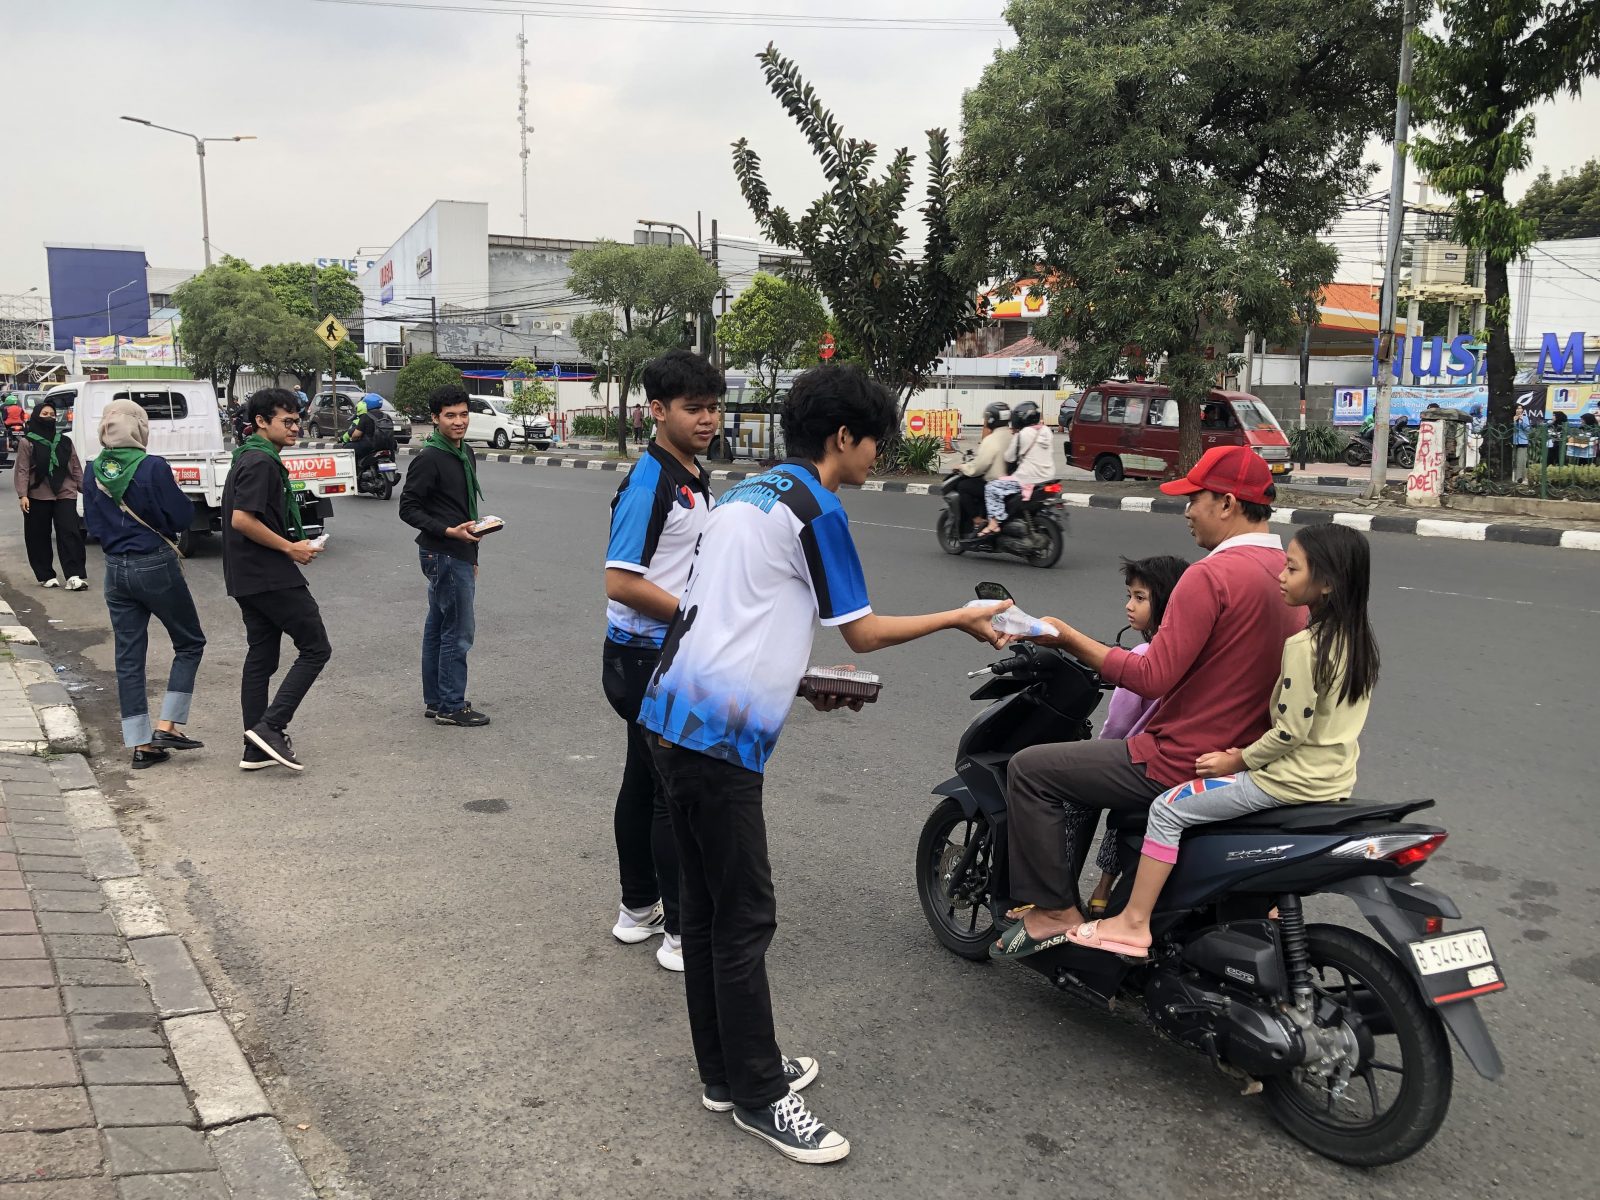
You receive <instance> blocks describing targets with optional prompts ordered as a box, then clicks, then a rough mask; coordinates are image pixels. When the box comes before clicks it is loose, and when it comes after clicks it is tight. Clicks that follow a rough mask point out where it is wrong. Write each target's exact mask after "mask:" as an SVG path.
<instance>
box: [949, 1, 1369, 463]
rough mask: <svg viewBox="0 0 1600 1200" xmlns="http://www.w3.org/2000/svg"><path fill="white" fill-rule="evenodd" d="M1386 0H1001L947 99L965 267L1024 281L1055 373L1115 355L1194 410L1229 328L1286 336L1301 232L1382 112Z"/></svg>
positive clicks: (1353, 171)
mask: <svg viewBox="0 0 1600 1200" xmlns="http://www.w3.org/2000/svg"><path fill="white" fill-rule="evenodd" d="M1398 13H1399V0H1249V2H1246V0H1185V3H1183V4H1173V3H1171V2H1170V0H1128V2H1127V3H1123V4H1116V5H1108V4H1105V3H1103V2H1102V0H1012V3H1010V4H1009V5H1008V6H1007V8H1006V19H1007V21H1008V22H1010V24H1011V25H1012V27H1013V28H1014V29H1015V30H1016V33H1017V42H1016V44H1015V45H1014V46H1012V47H1009V48H1006V49H1002V50H999V51H997V52H996V53H995V57H994V61H993V62H992V63H991V64H990V65H989V66H988V68H987V69H986V70H985V71H984V75H983V78H982V80H981V81H980V82H979V84H978V85H977V86H976V87H975V88H973V89H972V90H971V91H969V92H968V93H967V95H966V97H965V98H964V100H963V106H962V107H963V135H962V159H961V165H960V168H959V171H958V178H959V180H960V185H961V187H960V191H959V192H958V194H957V195H956V197H955V199H954V200H953V202H952V213H953V219H954V221H955V224H956V227H957V229H958V230H959V232H960V236H961V249H960V253H959V255H958V257H959V258H960V259H962V260H964V261H965V262H966V263H967V264H968V266H967V270H969V271H971V272H973V273H975V274H978V275H987V276H988V277H990V278H992V279H998V280H1020V279H1034V280H1037V281H1038V282H1037V284H1036V285H1035V290H1036V291H1038V292H1041V293H1043V294H1045V295H1046V296H1048V298H1049V300H1050V313H1049V315H1048V316H1047V317H1045V318H1043V319H1041V320H1040V321H1039V322H1038V329H1037V332H1036V335H1035V336H1037V337H1038V338H1039V339H1040V340H1041V341H1043V342H1045V343H1047V344H1054V345H1062V346H1064V347H1066V349H1065V351H1064V355H1063V358H1064V363H1063V374H1065V375H1067V376H1069V377H1071V378H1074V379H1077V380H1081V381H1083V382H1090V381H1092V380H1095V379H1100V378H1104V377H1105V376H1107V375H1110V374H1114V373H1116V371H1117V369H1118V367H1119V366H1123V367H1124V369H1126V367H1127V366H1129V365H1131V364H1132V363H1133V362H1137V363H1141V364H1143V365H1144V368H1145V369H1146V370H1148V371H1151V372H1157V371H1158V372H1159V374H1160V377H1161V379H1162V380H1163V382H1165V383H1167V384H1168V385H1169V386H1170V387H1171V388H1172V394H1173V396H1174V398H1175V399H1176V400H1177V401H1178V408H1179V413H1180V429H1181V433H1180V440H1179V445H1180V451H1181V453H1180V460H1181V463H1180V465H1181V466H1183V467H1186V466H1187V465H1189V464H1191V463H1192V462H1193V461H1194V460H1195V458H1197V457H1198V455H1199V452H1200V434H1199V408H1200V403H1201V401H1202V400H1203V399H1204V397H1205V393H1206V390H1207V388H1208V387H1209V386H1210V385H1211V383H1212V381H1213V378H1214V375H1215V371H1216V368H1217V366H1218V365H1219V364H1218V362H1217V357H1218V355H1219V354H1223V353H1225V352H1226V350H1227V349H1228V348H1229V347H1231V346H1232V345H1234V344H1236V342H1237V340H1239V334H1240V332H1241V331H1243V330H1254V331H1256V332H1257V333H1261V334H1265V335H1267V336H1268V337H1273V338H1281V337H1283V336H1285V334H1287V335H1288V336H1291V337H1292V336H1293V331H1292V330H1293V326H1292V322H1293V320H1294V314H1295V311H1296V309H1297V308H1298V309H1301V310H1306V309H1307V308H1308V307H1309V304H1310V302H1311V301H1312V300H1313V299H1314V297H1315V295H1316V294H1317V292H1318V291H1319V290H1320V288H1321V286H1322V285H1323V284H1324V283H1325V282H1326V281H1327V280H1328V279H1329V278H1331V276H1332V273H1333V270H1334V267H1335V265H1336V263H1337V257H1336V255H1335V253H1334V251H1333V250H1332V248H1331V247H1328V246H1326V245H1323V244H1322V243H1320V242H1318V241H1317V240H1316V237H1315V235H1316V233H1317V232H1318V231H1319V230H1321V229H1323V228H1325V227H1326V226H1327V225H1328V224H1329V223H1330V222H1331V220H1332V219H1333V218H1334V216H1335V215H1336V214H1337V213H1338V211H1339V208H1340V203H1341V199H1342V197H1343V196H1345V195H1347V194H1348V193H1349V192H1350V191H1351V190H1353V189H1355V188H1357V187H1359V186H1360V185H1361V183H1362V182H1363V180H1364V179H1365V178H1366V177H1367V175H1368V173H1369V172H1368V170H1367V169H1364V168H1363V166H1362V158H1363V149H1364V147H1365V144H1366V142H1367V139H1368V138H1369V137H1370V136H1371V135H1372V134H1374V133H1375V132H1378V131H1380V130H1381V129H1382V128H1383V126H1384V123H1385V121H1386V120H1387V119H1390V114H1392V105H1393V93H1394V77H1395V63H1396V60H1397V58H1398V47H1399V40H1398V39H1399V20H1398Z"/></svg>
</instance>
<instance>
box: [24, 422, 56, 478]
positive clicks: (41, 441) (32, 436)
mask: <svg viewBox="0 0 1600 1200" xmlns="http://www.w3.org/2000/svg"><path fill="white" fill-rule="evenodd" d="M28 440H29V441H30V442H33V443H34V444H35V445H38V446H43V447H44V448H45V449H46V450H48V451H50V469H49V470H48V471H47V472H45V473H46V474H47V475H54V474H55V473H56V467H57V466H58V465H59V464H60V458H61V431H60V430H59V429H58V430H56V434H55V436H54V437H43V436H41V435H40V434H37V433H34V432H33V430H31V429H30V430H29V431H28Z"/></svg>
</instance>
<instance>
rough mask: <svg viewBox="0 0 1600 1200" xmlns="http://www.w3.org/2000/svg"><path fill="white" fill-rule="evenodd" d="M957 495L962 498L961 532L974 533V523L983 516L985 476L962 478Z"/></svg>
mask: <svg viewBox="0 0 1600 1200" xmlns="http://www.w3.org/2000/svg"><path fill="white" fill-rule="evenodd" d="M956 495H958V496H959V497H960V498H961V532H962V533H963V534H968V533H971V532H972V522H973V521H974V520H975V519H976V518H978V517H981V516H983V514H984V508H983V476H982V475H971V476H962V478H961V481H960V482H959V483H957V484H956Z"/></svg>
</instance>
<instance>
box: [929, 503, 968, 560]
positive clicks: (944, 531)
mask: <svg viewBox="0 0 1600 1200" xmlns="http://www.w3.org/2000/svg"><path fill="white" fill-rule="evenodd" d="M935 532H936V533H937V534H938V535H939V549H941V550H943V551H944V552H945V553H946V554H964V553H965V552H966V549H967V548H966V547H965V546H963V545H962V544H961V531H960V530H959V529H958V528H957V527H956V523H955V521H954V520H953V519H952V518H951V516H950V510H949V509H948V508H947V509H945V510H944V511H943V512H942V513H940V514H939V524H938V527H937V528H936V530H935Z"/></svg>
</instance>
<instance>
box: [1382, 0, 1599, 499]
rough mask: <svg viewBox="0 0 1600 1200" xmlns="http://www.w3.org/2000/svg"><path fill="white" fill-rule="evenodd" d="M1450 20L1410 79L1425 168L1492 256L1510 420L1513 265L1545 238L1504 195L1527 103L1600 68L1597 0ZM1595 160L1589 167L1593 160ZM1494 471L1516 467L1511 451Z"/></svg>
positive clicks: (1523, 155)
mask: <svg viewBox="0 0 1600 1200" xmlns="http://www.w3.org/2000/svg"><path fill="white" fill-rule="evenodd" d="M1439 13H1440V17H1441V18H1442V28H1441V29H1440V30H1439V31H1437V32H1431V31H1429V30H1428V29H1421V30H1419V31H1418V33H1417V35H1416V63H1415V66H1414V73H1413V77H1412V82H1411V96H1412V101H1413V104H1414V106H1415V107H1414V110H1413V112H1414V116H1415V118H1416V119H1417V120H1418V121H1420V122H1421V123H1422V124H1423V126H1424V128H1425V132H1424V133H1422V134H1419V135H1418V136H1416V137H1415V138H1413V144H1412V152H1413V154H1414V156H1415V158H1416V162H1417V166H1419V167H1420V168H1421V169H1422V170H1423V171H1425V172H1426V173H1427V174H1428V176H1429V179H1430V181H1431V182H1432V184H1433V186H1434V187H1435V188H1437V189H1438V190H1439V191H1441V192H1443V193H1444V194H1445V195H1447V196H1449V197H1450V198H1451V202H1452V206H1453V211H1452V220H1453V224H1454V227H1455V235H1456V237H1457V238H1458V239H1459V240H1460V241H1462V242H1463V243H1465V244H1466V245H1468V246H1471V247H1472V248H1473V249H1475V250H1478V251H1480V252H1481V253H1482V254H1483V256H1484V260H1485V263H1486V269H1485V272H1484V280H1483V291H1484V308H1485V313H1486V326H1485V329H1486V333H1487V335H1488V339H1487V340H1488V348H1487V350H1486V351H1485V354H1484V357H1485V364H1484V365H1485V367H1486V371H1487V375H1488V382H1489V412H1488V421H1489V423H1490V424H1491V425H1498V426H1501V427H1509V426H1510V425H1511V423H1512V420H1513V412H1512V406H1513V403H1514V399H1515V387H1514V384H1515V379H1516V363H1515V362H1514V361H1513V359H1512V355H1511V335H1510V332H1509V329H1508V326H1509V322H1510V317H1511V291H1510V287H1509V281H1508V278H1507V275H1508V272H1507V267H1508V266H1509V264H1510V263H1511V262H1512V260H1513V259H1516V258H1518V257H1520V256H1521V255H1522V254H1524V253H1525V252H1526V251H1527V248H1528V247H1529V246H1530V245H1532V244H1533V242H1534V241H1535V239H1536V238H1537V237H1538V236H1539V229H1540V223H1539V222H1540V217H1539V215H1538V214H1537V213H1525V212H1522V211H1519V209H1518V208H1517V207H1516V206H1515V205H1513V204H1512V203H1511V202H1510V201H1509V200H1508V199H1507V198H1506V177H1507V176H1508V175H1510V174H1511V172H1513V171H1519V170H1521V169H1523V168H1524V167H1526V166H1527V165H1528V160H1529V155H1530V153H1531V146H1532V142H1533V129H1534V120H1533V115H1532V113H1531V112H1530V111H1529V110H1530V109H1532V108H1533V107H1534V106H1535V105H1537V104H1540V103H1543V102H1544V101H1546V100H1549V99H1551V98H1553V97H1555V96H1557V95H1559V94H1560V93H1562V92H1572V93H1576V92H1577V91H1578V89H1579V87H1580V85H1581V84H1582V81H1583V78H1584V76H1585V75H1591V74H1594V73H1595V72H1596V71H1597V70H1600V5H1597V4H1595V3H1593V0H1543V2H1534V0H1439ZM1591 165H1592V164H1591ZM1490 468H1491V470H1493V471H1495V472H1496V474H1498V475H1501V476H1502V477H1505V476H1509V474H1510V472H1511V469H1512V462H1511V458H1510V456H1509V455H1499V456H1495V461H1493V462H1491V463H1490Z"/></svg>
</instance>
